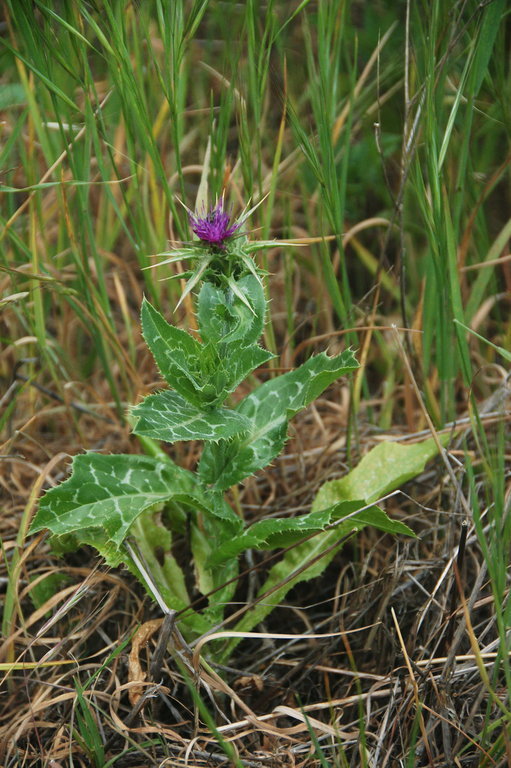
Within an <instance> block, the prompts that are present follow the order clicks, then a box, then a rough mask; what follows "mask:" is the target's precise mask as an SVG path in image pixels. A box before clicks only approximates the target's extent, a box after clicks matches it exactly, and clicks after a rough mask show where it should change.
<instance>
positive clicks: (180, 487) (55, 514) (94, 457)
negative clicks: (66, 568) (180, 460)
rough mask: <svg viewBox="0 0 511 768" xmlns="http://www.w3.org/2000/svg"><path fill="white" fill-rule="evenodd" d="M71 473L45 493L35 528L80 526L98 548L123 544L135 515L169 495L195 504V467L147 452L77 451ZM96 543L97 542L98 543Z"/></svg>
mask: <svg viewBox="0 0 511 768" xmlns="http://www.w3.org/2000/svg"><path fill="white" fill-rule="evenodd" d="M72 468H73V471H72V474H71V477H69V478H68V479H67V480H66V481H65V482H63V483H62V484H61V485H59V486H57V487H56V488H52V489H51V490H49V491H47V492H46V494H45V495H44V496H43V497H42V499H41V501H40V504H39V509H38V512H37V514H36V516H35V518H34V521H33V523H32V527H31V533H35V532H37V531H41V530H43V529H45V528H48V529H49V530H50V531H51V533H52V534H54V535H56V536H64V535H66V534H73V533H75V532H77V531H80V530H81V529H83V530H84V535H86V536H87V537H88V543H94V542H93V538H94V533H93V531H94V530H95V529H99V534H98V543H99V546H98V547H97V548H98V549H100V551H102V549H103V548H104V546H105V543H107V544H108V543H109V544H111V545H112V547H113V548H116V549H119V548H120V546H121V544H122V542H123V541H124V539H125V538H126V535H127V533H128V531H129V529H130V528H131V526H132V525H133V523H134V521H135V520H136V519H137V517H138V516H139V515H140V514H141V513H142V512H143V511H144V510H146V509H148V508H149V507H152V506H154V505H155V504H161V503H163V502H166V501H168V500H169V499H175V500H178V501H181V502H183V503H185V504H186V503H188V504H190V503H191V504H196V503H197V502H198V501H199V499H200V497H199V498H198V494H197V493H196V485H197V483H196V480H195V478H194V475H193V474H192V473H191V472H188V471H187V470H185V469H182V468H181V467H178V466H176V465H174V464H172V463H170V462H162V461H159V460H157V459H153V458H151V457H149V456H133V455H122V454H120V455H117V456H103V455H101V454H95V453H87V454H84V455H80V456H75V458H74V459H73V464H72ZM94 546H96V545H95V544H94Z"/></svg>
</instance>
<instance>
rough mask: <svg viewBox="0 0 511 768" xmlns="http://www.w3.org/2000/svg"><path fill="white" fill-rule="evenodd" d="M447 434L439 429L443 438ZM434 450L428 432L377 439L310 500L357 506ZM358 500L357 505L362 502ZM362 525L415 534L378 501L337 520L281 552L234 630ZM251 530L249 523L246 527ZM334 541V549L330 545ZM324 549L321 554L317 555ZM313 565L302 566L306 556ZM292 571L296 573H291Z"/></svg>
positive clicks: (317, 507) (251, 622) (324, 561)
mask: <svg viewBox="0 0 511 768" xmlns="http://www.w3.org/2000/svg"><path fill="white" fill-rule="evenodd" d="M448 439H449V437H448V436H445V435H442V436H441V438H440V440H441V442H442V443H445V442H447V441H448ZM437 454H438V447H437V444H436V442H435V441H434V440H433V439H432V438H431V439H429V440H424V441H423V442H421V443H415V444H413V445H401V444H399V443H390V442H386V443H381V444H380V445H378V446H376V447H375V448H373V449H372V450H371V451H369V452H368V453H367V454H366V455H365V456H364V458H363V459H362V460H361V461H360V463H359V464H358V465H357V466H356V467H355V469H353V470H352V471H351V472H349V473H348V474H347V475H346V476H345V477H343V478H342V479H340V480H331V481H329V482H327V483H324V485H322V486H321V488H320V489H319V492H318V494H317V496H316V498H315V499H314V502H313V504H312V510H313V513H322V512H325V513H329V512H330V510H331V509H332V507H334V508H335V505H337V504H339V505H341V508H342V505H343V504H345V503H349V502H351V503H352V504H358V505H360V506H363V505H367V504H371V502H372V501H374V500H375V499H377V498H379V497H381V496H384V495H386V494H387V493H390V492H391V491H394V490H395V489H396V488H399V486H400V485H402V484H403V483H404V482H406V481H407V480H410V479H411V478H413V477H416V476H417V475H419V474H420V473H421V472H422V471H423V470H424V467H425V465H426V463H427V462H428V461H430V460H431V459H432V458H434V457H435V456H436V455H437ZM360 506H359V508H360ZM366 525H372V526H374V527H375V528H378V529H379V530H382V531H385V532H386V533H391V534H394V535H395V534H405V535H412V536H413V535H414V534H413V531H411V529H410V528H408V526H406V525H405V524H404V523H401V522H399V521H396V520H391V519H390V518H389V517H388V515H386V513H385V512H384V511H383V510H382V509H380V508H379V507H376V506H371V507H370V508H369V509H364V510H363V511H361V512H359V513H357V515H356V516H354V517H353V518H350V519H349V520H341V522H340V523H339V524H338V525H336V526H335V527H334V528H332V529H330V530H328V531H324V532H322V533H319V534H318V535H317V536H314V537H313V538H312V539H309V540H308V541H304V542H303V543H302V544H299V545H298V546H296V547H293V548H292V549H290V550H289V551H287V552H286V553H285V554H284V557H283V558H282V560H280V562H278V563H276V564H275V565H274V566H273V568H271V570H270V573H269V574H268V578H267V579H266V581H265V583H264V584H263V586H262V587H261V589H260V590H259V595H264V594H266V593H267V592H270V593H271V594H268V595H266V597H265V598H264V600H262V601H261V602H259V603H256V605H254V607H253V608H252V609H251V610H249V611H247V613H246V614H245V615H244V616H243V618H242V619H241V620H240V621H239V622H238V623H237V624H236V626H235V627H234V629H235V630H236V631H237V632H249V631H250V630H251V629H253V628H254V627H255V626H257V624H259V623H260V622H261V621H262V620H263V619H264V618H265V617H266V616H267V615H268V614H269V613H271V611H272V610H273V609H274V608H275V607H276V606H278V605H279V603H281V602H282V601H283V600H284V598H285V597H286V595H287V594H288V592H289V591H290V590H291V589H292V587H294V586H295V585H296V584H299V583H300V582H302V581H308V580H309V579H313V578H316V577H318V576H320V575H321V574H322V573H323V571H324V570H325V568H326V567H327V566H328V564H329V563H330V562H331V561H332V560H333V558H334V557H335V555H336V553H337V549H336V547H335V544H336V542H339V541H340V539H341V538H342V537H343V536H346V535H348V534H349V533H351V532H352V531H358V530H360V529H361V528H363V527H364V526H366ZM249 530H250V529H249ZM330 547H332V551H330V552H329V551H328V550H329V548H330ZM322 553H326V554H325V555H324V556H323V557H321V558H319V555H321V554H322ZM316 557H318V558H319V559H318V560H316V562H313V563H312V565H310V566H309V567H306V568H305V569H303V570H301V571H300V573H296V572H297V571H298V570H300V569H302V568H303V566H304V565H306V564H307V563H308V562H311V561H314V560H315V558H316ZM294 573H296V575H293V574H294ZM238 642H239V640H237V639H236V638H235V639H233V640H231V641H229V643H228V644H227V645H226V647H225V648H224V651H223V652H222V654H221V656H220V659H219V660H220V661H221V662H225V661H226V660H227V659H228V658H229V656H230V654H231V653H232V652H233V650H234V648H235V647H236V645H237V643H238Z"/></svg>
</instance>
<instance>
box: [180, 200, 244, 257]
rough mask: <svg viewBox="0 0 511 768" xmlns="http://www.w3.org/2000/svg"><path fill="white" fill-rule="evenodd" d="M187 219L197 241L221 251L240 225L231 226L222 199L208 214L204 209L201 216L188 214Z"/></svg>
mask: <svg viewBox="0 0 511 768" xmlns="http://www.w3.org/2000/svg"><path fill="white" fill-rule="evenodd" d="M189 217H190V226H191V228H192V229H193V231H194V232H195V234H196V235H197V237H198V238H199V240H202V242H204V243H208V244H209V245H214V246H216V247H217V248H222V249H223V248H224V242H225V240H227V239H228V238H229V237H231V236H232V235H234V233H235V232H237V230H238V229H239V228H240V227H241V223H242V222H234V223H233V224H231V216H230V214H229V213H227V211H225V210H224V201H223V198H222V199H221V200H219V201H218V202H217V204H216V205H215V206H214V208H210V210H209V212H208V213H206V211H205V209H204V210H203V212H202V215H199V214H197V213H189Z"/></svg>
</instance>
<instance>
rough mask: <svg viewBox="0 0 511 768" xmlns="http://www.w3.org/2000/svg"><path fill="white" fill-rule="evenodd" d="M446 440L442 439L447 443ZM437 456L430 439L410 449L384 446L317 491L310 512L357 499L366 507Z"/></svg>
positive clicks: (381, 444) (386, 443)
mask: <svg viewBox="0 0 511 768" xmlns="http://www.w3.org/2000/svg"><path fill="white" fill-rule="evenodd" d="M447 440H448V436H442V441H445V442H446V441H447ZM437 454H438V448H437V444H436V442H435V441H434V440H433V438H430V439H429V440H423V441H422V442H421V443H414V444H413V445H402V444H401V443H391V442H384V443H380V444H379V445H377V446H376V447H375V448H372V449H371V450H370V451H368V453H366V455H365V456H364V457H363V458H362V459H361V460H360V463H359V464H358V465H357V466H356V467H355V469H353V470H352V471H351V472H349V473H348V474H347V475H346V476H345V477H342V478H341V479H340V480H329V481H328V482H326V483H324V484H323V485H322V486H321V488H320V489H319V491H318V493H317V495H316V498H315V499H314V502H313V505H312V509H313V511H316V510H319V509H323V508H325V507H329V506H331V505H332V504H335V503H336V502H338V501H342V500H344V499H353V498H360V499H365V501H366V503H368V502H370V501H374V500H375V499H378V498H380V497H381V496H385V494H387V493H390V492H391V491H393V490H395V489H396V488H399V487H400V486H401V485H403V483H405V482H406V481H407V480H410V479H411V478H412V477H416V476H417V475H419V474H420V473H421V472H422V471H423V470H424V467H425V465H426V463H427V462H428V461H430V460H431V459H432V458H434V457H435V456H436V455H437Z"/></svg>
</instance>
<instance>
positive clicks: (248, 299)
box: [197, 275, 266, 346]
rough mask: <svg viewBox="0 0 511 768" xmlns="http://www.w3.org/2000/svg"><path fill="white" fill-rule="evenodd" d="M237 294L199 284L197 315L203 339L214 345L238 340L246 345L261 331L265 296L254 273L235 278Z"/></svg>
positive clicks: (255, 339)
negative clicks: (242, 298)
mask: <svg viewBox="0 0 511 768" xmlns="http://www.w3.org/2000/svg"><path fill="white" fill-rule="evenodd" d="M235 283H236V289H237V293H238V294H239V295H241V296H243V297H244V299H245V301H242V300H241V299H240V298H239V296H237V295H236V294H235V293H234V292H233V291H231V290H229V289H227V288H225V287H219V286H215V285H213V284H212V283H210V282H205V283H203V285H202V288H201V291H200V293H199V300H198V307H197V314H198V320H199V328H200V333H201V337H202V340H203V341H204V342H208V341H209V342H212V343H213V344H232V343H233V342H240V343H241V345H242V346H249V345H250V344H253V343H254V342H256V341H257V340H258V339H259V337H260V336H261V334H262V332H263V327H264V318H265V314H266V299H265V296H264V289H263V286H262V284H261V281H260V280H259V279H258V278H257V277H255V276H254V275H246V276H245V277H242V278H241V279H240V280H237V281H235Z"/></svg>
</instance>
